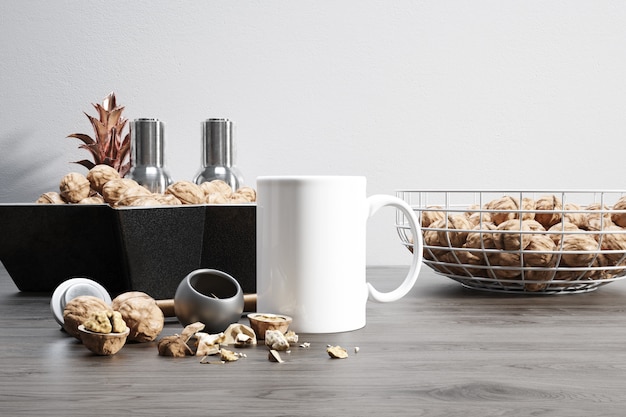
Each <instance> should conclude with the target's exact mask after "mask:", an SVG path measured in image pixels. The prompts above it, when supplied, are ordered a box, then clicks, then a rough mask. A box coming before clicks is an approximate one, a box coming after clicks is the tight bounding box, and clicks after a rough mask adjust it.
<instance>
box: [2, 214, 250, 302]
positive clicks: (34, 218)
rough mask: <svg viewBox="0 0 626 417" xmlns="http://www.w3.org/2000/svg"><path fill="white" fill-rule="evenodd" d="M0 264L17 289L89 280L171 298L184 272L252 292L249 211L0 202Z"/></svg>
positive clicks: (118, 290) (43, 288) (45, 289)
mask: <svg viewBox="0 0 626 417" xmlns="http://www.w3.org/2000/svg"><path fill="white" fill-rule="evenodd" d="M0 261H2V264H3V265H4V267H5V268H6V270H7V272H8V273H9V275H10V276H11V279H13V282H14V283H15V285H16V286H17V287H18V289H19V290H20V291H36V292H51V291H54V289H55V288H56V287H57V286H58V285H59V284H60V283H61V282H63V281H65V280H67V279H69V278H72V277H88V278H91V279H93V280H94V281H97V282H99V283H100V284H102V286H104V287H105V288H106V289H107V290H108V291H109V292H110V293H111V294H112V295H115V294H119V293H121V292H124V291H131V290H132V291H143V292H145V293H147V294H149V295H150V296H152V297H154V298H155V299H169V298H173V297H174V294H175V292H176V288H177V287H178V284H179V283H180V281H181V280H182V279H183V278H184V277H185V276H186V275H187V274H188V273H189V272H191V271H193V270H195V269H199V268H212V269H218V270H220V271H224V272H226V273H228V274H230V275H232V276H233V277H234V278H235V279H237V281H238V282H239V283H240V284H241V287H242V289H243V291H244V292H245V293H255V292H256V206H255V205H247V204H241V205H190V206H163V207H132V208H131V207H127V208H112V207H110V206H108V205H52V204H0Z"/></svg>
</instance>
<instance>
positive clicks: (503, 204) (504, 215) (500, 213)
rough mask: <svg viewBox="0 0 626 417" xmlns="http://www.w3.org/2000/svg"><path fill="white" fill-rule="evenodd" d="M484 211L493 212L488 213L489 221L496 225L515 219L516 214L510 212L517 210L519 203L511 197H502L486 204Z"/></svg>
mask: <svg viewBox="0 0 626 417" xmlns="http://www.w3.org/2000/svg"><path fill="white" fill-rule="evenodd" d="M485 209H487V210H494V211H492V212H490V213H489V214H490V215H491V221H492V222H493V223H495V224H496V226H497V225H499V224H500V223H503V222H505V221H507V220H513V219H517V218H518V217H517V215H518V213H517V212H514V211H510V210H519V201H518V200H517V199H516V198H513V197H511V196H504V197H501V198H498V199H495V200H492V201H490V202H488V203H487V204H486V205H485Z"/></svg>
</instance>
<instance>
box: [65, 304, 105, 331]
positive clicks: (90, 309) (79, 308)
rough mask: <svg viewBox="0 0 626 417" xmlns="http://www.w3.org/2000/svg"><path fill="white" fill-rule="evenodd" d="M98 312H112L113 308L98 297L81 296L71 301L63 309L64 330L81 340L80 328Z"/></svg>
mask: <svg viewBox="0 0 626 417" xmlns="http://www.w3.org/2000/svg"><path fill="white" fill-rule="evenodd" d="M98 311H111V307H110V306H109V305H108V304H107V303H106V302H104V301H103V300H101V299H100V298H98V297H94V296H92V295H80V296H78V297H75V298H73V299H71V300H70V301H69V302H68V303H67V304H66V305H65V308H64V309H63V329H65V331H66V332H67V333H68V334H70V335H72V336H74V337H75V338H77V339H80V333H79V331H78V326H80V325H81V324H84V322H85V321H86V320H87V319H89V317H91V315H92V314H93V313H96V312H98Z"/></svg>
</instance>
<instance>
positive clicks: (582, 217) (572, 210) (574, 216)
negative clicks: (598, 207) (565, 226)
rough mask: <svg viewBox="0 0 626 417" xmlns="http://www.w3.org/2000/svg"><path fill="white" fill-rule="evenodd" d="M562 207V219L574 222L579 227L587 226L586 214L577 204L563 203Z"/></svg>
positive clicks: (584, 227)
mask: <svg viewBox="0 0 626 417" xmlns="http://www.w3.org/2000/svg"><path fill="white" fill-rule="evenodd" d="M563 208H564V209H565V212H564V213H563V216H564V217H565V219H564V221H566V222H568V223H572V224H575V225H576V226H577V227H578V228H580V229H586V228H587V227H588V222H587V215H586V214H585V213H583V212H582V211H581V208H580V206H579V205H578V204H574V203H565V205H564V206H563ZM557 224H558V223H557Z"/></svg>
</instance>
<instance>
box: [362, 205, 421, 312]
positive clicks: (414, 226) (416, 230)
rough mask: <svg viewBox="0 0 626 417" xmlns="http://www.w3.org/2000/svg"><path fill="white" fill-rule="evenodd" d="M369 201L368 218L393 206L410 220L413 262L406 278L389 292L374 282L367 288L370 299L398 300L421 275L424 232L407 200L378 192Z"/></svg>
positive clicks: (382, 300) (382, 301)
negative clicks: (383, 208)
mask: <svg viewBox="0 0 626 417" xmlns="http://www.w3.org/2000/svg"><path fill="white" fill-rule="evenodd" d="M367 203H368V216H367V218H370V217H372V216H373V215H374V214H375V213H376V212H377V211H378V210H379V209H381V208H382V207H385V206H391V207H395V208H397V209H398V210H400V211H402V212H404V214H405V215H406V217H407V219H408V221H409V225H410V226H411V233H412V234H413V261H412V263H411V268H410V269H409V273H408V274H407V276H406V277H405V278H404V281H402V283H401V284H400V286H399V287H398V288H396V289H395V290H393V291H389V292H380V291H378V290H377V289H376V288H374V286H373V285H372V284H370V283H369V282H368V283H367V290H368V294H369V299H370V300H373V301H378V302H381V303H388V302H390V301H396V300H399V299H400V298H402V297H404V296H405V295H406V294H407V293H408V292H409V291H410V290H411V288H413V285H415V281H416V280H417V276H418V275H419V272H420V269H421V267H422V245H423V242H422V240H423V239H422V232H421V229H420V227H419V222H418V220H417V216H416V215H415V213H414V212H413V209H411V207H410V206H409V205H408V204H407V203H406V202H405V201H403V200H401V199H399V198H397V197H393V196H390V195H382V194H378V195H373V196H371V197H369V198H368V199H367Z"/></svg>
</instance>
